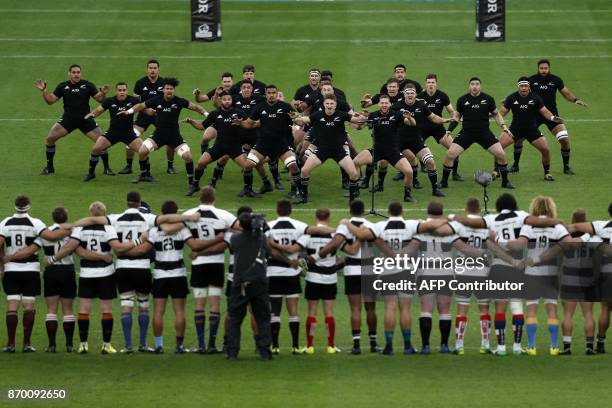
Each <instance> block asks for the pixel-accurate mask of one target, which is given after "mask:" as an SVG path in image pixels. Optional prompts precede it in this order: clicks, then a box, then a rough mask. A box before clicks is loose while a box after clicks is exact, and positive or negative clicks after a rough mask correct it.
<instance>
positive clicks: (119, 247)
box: [108, 232, 148, 255]
mask: <svg viewBox="0 0 612 408" xmlns="http://www.w3.org/2000/svg"><path fill="white" fill-rule="evenodd" d="M147 238H148V234H147V233H146V232H143V233H142V234H140V237H139V238H136V239H133V240H131V241H126V242H119V240H118V239H112V240H110V241H108V245H109V246H110V247H111V249H112V250H113V251H114V252H115V254H117V255H122V254H124V253H126V252H128V251H130V250H132V249H134V248H136V247H137V246H139V245H141V244H142V243H143V242H145V241H146V239H147Z"/></svg>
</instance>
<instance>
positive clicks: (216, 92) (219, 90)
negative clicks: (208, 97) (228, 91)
mask: <svg viewBox="0 0 612 408" xmlns="http://www.w3.org/2000/svg"><path fill="white" fill-rule="evenodd" d="M221 92H223V87H222V86H220V87H218V88H217V89H215V95H219V94H220V93H221Z"/></svg>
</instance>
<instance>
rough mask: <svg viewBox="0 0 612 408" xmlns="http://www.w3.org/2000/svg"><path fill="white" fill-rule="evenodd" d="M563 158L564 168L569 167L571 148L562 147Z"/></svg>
mask: <svg viewBox="0 0 612 408" xmlns="http://www.w3.org/2000/svg"><path fill="white" fill-rule="evenodd" d="M561 158H563V168H566V167H569V160H570V149H563V148H562V149H561Z"/></svg>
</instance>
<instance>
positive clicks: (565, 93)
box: [559, 87, 589, 108]
mask: <svg viewBox="0 0 612 408" xmlns="http://www.w3.org/2000/svg"><path fill="white" fill-rule="evenodd" d="M559 92H561V95H563V97H564V98H565V99H566V100H567V101H569V102H571V103H575V104H576V105H580V106H584V107H585V108H588V107H589V105H587V104H586V103H585V102H584V101H583V100H582V99H580V98H578V97H577V96H576V95H574V94H573V93H572V91H570V90H569V89H568V88H567V87H563V89H561V90H560V91H559Z"/></svg>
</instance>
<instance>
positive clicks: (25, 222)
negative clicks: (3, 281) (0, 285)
mask: <svg viewBox="0 0 612 408" xmlns="http://www.w3.org/2000/svg"><path fill="white" fill-rule="evenodd" d="M46 228H47V227H46V226H45V224H44V223H43V222H42V221H41V220H39V219H38V218H34V217H30V215H29V214H25V213H17V214H14V215H13V216H12V217H7V218H5V219H4V220H2V222H0V236H1V237H3V238H4V245H5V247H6V250H5V254H6V255H14V254H16V253H17V252H19V251H21V250H22V249H24V248H26V247H28V246H30V245H31V244H36V245H38V246H40V241H36V238H37V237H38V236H39V235H40V234H41V233H42V232H43V231H44V230H45V229H46ZM4 271H5V272H40V263H39V262H38V255H37V254H34V255H32V256H30V257H28V258H25V259H20V260H18V261H13V262H7V263H6V264H5V265H4Z"/></svg>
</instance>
